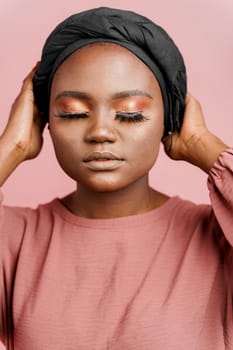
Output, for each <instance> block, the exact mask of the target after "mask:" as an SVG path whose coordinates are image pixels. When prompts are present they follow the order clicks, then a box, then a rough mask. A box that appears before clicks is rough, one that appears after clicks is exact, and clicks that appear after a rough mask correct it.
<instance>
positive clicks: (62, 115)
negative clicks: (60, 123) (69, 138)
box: [55, 112, 88, 119]
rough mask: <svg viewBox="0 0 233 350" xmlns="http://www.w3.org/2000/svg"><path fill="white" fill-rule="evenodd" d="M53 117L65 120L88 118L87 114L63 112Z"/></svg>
mask: <svg viewBox="0 0 233 350" xmlns="http://www.w3.org/2000/svg"><path fill="white" fill-rule="evenodd" d="M55 117H58V118H67V119H76V118H77V119H79V118H80V119H84V118H87V117H88V112H64V113H59V114H56V115H55Z"/></svg>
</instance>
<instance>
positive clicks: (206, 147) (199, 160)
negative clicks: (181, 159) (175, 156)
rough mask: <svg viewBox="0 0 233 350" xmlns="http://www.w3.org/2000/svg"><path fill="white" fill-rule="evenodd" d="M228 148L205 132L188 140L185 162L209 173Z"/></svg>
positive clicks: (212, 135)
mask: <svg viewBox="0 0 233 350" xmlns="http://www.w3.org/2000/svg"><path fill="white" fill-rule="evenodd" d="M228 148H229V146H227V145H226V144H225V143H224V142H222V141H221V140H220V139H219V138H218V137H217V136H215V135H214V134H212V133H211V132H209V131H208V130H206V131H204V132H203V133H201V134H200V135H199V136H198V137H195V136H194V137H193V138H192V139H191V140H190V142H189V143H188V145H187V147H186V152H187V153H186V156H185V158H186V159H185V160H186V161H188V162H189V163H192V164H193V165H195V166H197V167H199V168H200V169H202V170H203V171H205V172H206V173H209V171H210V169H211V168H212V167H213V165H214V163H215V162H216V160H217V159H218V157H219V156H220V154H221V153H222V152H223V151H225V150H226V149H228Z"/></svg>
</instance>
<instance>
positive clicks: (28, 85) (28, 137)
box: [1, 62, 44, 161]
mask: <svg viewBox="0 0 233 350" xmlns="http://www.w3.org/2000/svg"><path fill="white" fill-rule="evenodd" d="M38 66H39V62H38V63H37V64H36V66H35V67H34V68H33V69H32V70H31V72H30V73H29V74H28V76H27V77H26V78H25V79H24V81H23V85H22V88H21V91H20V93H19V95H18V97H17V98H16V100H15V101H14V103H13V105H12V108H11V112H10V117H9V120H8V123H7V126H6V128H5V130H4V132H3V134H2V136H1V137H2V138H3V139H5V140H7V141H8V142H9V143H11V146H12V147H13V148H14V147H15V149H16V152H17V157H18V159H21V161H24V160H27V159H32V158H35V157H36V156H37V155H38V154H39V153H40V151H41V148H42V144H43V137H42V132H43V129H44V123H43V118H42V115H41V114H40V113H39V112H38V108H37V106H36V104H35V98H34V93H33V82H32V79H33V77H34V74H35V72H36V70H37V68H38Z"/></svg>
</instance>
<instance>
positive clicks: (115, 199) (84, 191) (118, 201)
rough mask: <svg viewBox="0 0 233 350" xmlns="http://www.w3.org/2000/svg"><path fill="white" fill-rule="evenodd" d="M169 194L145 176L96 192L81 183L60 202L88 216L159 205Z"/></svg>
mask: <svg viewBox="0 0 233 350" xmlns="http://www.w3.org/2000/svg"><path fill="white" fill-rule="evenodd" d="M167 198H168V197H167V196H165V195H162V194H161V193H159V192H157V191H155V190H153V189H152V188H151V187H150V186H149V184H148V179H141V183H140V184H139V183H138V182H137V183H135V184H131V186H130V187H126V188H123V189H120V190H118V191H113V192H95V191H92V190H91V189H90V188H86V187H84V186H82V185H79V186H78V189H77V190H76V191H75V192H73V193H71V194H70V195H69V196H67V197H65V198H64V199H63V200H62V201H63V204H64V205H65V206H66V207H67V208H68V209H69V210H70V211H72V212H73V213H74V214H76V215H78V216H84V217H89V218H114V217H122V216H129V215H136V214H140V213H144V212H146V211H149V210H152V209H153V208H155V207H157V206H159V205H161V204H162V203H163V202H165V200H166V199H167Z"/></svg>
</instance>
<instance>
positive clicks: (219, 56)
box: [0, 0, 233, 347]
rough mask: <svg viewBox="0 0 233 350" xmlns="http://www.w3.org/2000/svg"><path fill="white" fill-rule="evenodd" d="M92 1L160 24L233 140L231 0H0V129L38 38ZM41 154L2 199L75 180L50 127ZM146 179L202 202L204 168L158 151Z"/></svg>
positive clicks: (23, 200) (15, 199) (192, 87)
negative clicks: (57, 154) (54, 143)
mask: <svg viewBox="0 0 233 350" xmlns="http://www.w3.org/2000/svg"><path fill="white" fill-rule="evenodd" d="M97 6H110V7H117V8H123V9H131V10H134V11H136V12H139V13H141V14H144V15H146V16H148V17H150V18H151V19H152V20H154V21H155V22H157V23H159V24H160V25H161V26H163V27H164V28H165V29H166V30H167V31H168V33H169V34H170V35H171V36H172V37H173V39H174V40H175V42H176V43H177V45H178V46H179V48H180V49H181V51H182V53H183V55H184V59H185V62H186V65H187V72H188V88H189V91H190V92H191V93H192V94H193V95H194V96H196V97H197V98H198V99H199V100H200V101H201V103H202V106H203V110H204V114H205V119H206V122H207V125H208V126H209V128H210V130H211V131H212V132H213V133H215V134H217V135H218V136H219V137H220V138H222V139H223V140H224V141H225V142H226V143H227V144H228V145H230V146H232V145H233V142H232V135H233V113H232V107H233V105H232V95H233V88H232V83H233V65H232V62H233V2H232V0H221V1H219V0H204V1H203V0H188V1H187V0H173V1H171V0H153V1H151V0H143V1H136V0H135V1H132V2H130V1H129V0H128V1H125V0H112V1H94V0H85V1H83V2H81V1H74V0H66V1H64V0H63V1H61V0H56V1H49V0H48V1H37V2H36V1H31V0H14V1H13V2H12V1H9V0H0V33H1V56H0V57H1V64H0V77H1V85H0V96H1V118H0V130H3V128H4V125H5V123H6V121H7V118H8V114H9V110H10V107H11V104H12V102H13V100H14V98H15V96H16V95H17V94H18V91H19V89H20V86H21V82H22V80H23V78H24V76H25V75H26V74H27V72H28V71H29V70H30V69H31V67H32V66H33V65H34V64H35V62H36V61H37V60H39V59H40V54H41V48H42V45H43V43H44V41H45V39H46V37H47V36H48V34H49V33H50V31H51V30H52V29H53V28H54V26H55V25H56V24H58V23H59V22H60V21H61V20H63V19H64V18H65V17H67V16H68V15H70V14H73V13H75V12H79V11H81V10H84V9H88V8H91V7H97ZM44 136H45V141H44V147H43V150H42V152H41V154H40V155H39V157H38V158H37V159H35V160H32V161H27V162H25V163H23V164H22V165H20V166H19V167H18V169H17V170H16V171H15V172H14V174H13V175H12V176H11V177H10V178H9V179H8V181H7V182H6V183H5V185H4V189H3V192H4V196H5V203H6V204H10V205H30V206H36V205H37V203H39V202H46V201H48V200H50V199H52V198H53V197H55V196H62V195H64V194H66V193H67V192H69V191H72V190H73V189H74V187H75V185H74V183H73V182H72V181H71V180H70V179H69V178H68V177H67V176H66V175H65V174H64V173H63V172H62V170H60V168H59V166H58V165H57V162H56V159H55V156H54V152H53V149H52V145H51V141H50V137H49V134H48V131H47V130H46V131H45V135H44ZM151 184H152V185H153V186H154V187H156V188H157V189H159V190H161V191H164V192H166V193H168V194H170V195H174V194H179V195H180V196H182V197H185V198H188V199H191V200H193V201H195V202H208V201H209V199H208V191H207V189H206V175H205V174H204V173H202V172H201V171H200V170H199V169H197V168H195V167H193V166H191V165H189V164H185V163H184V162H174V161H172V160H170V159H168V157H167V156H166V155H165V154H164V152H163V149H162V147H161V152H160V156H159V160H158V162H157V164H156V165H155V166H154V168H153V170H152V171H151ZM0 347H1V345H0Z"/></svg>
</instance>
